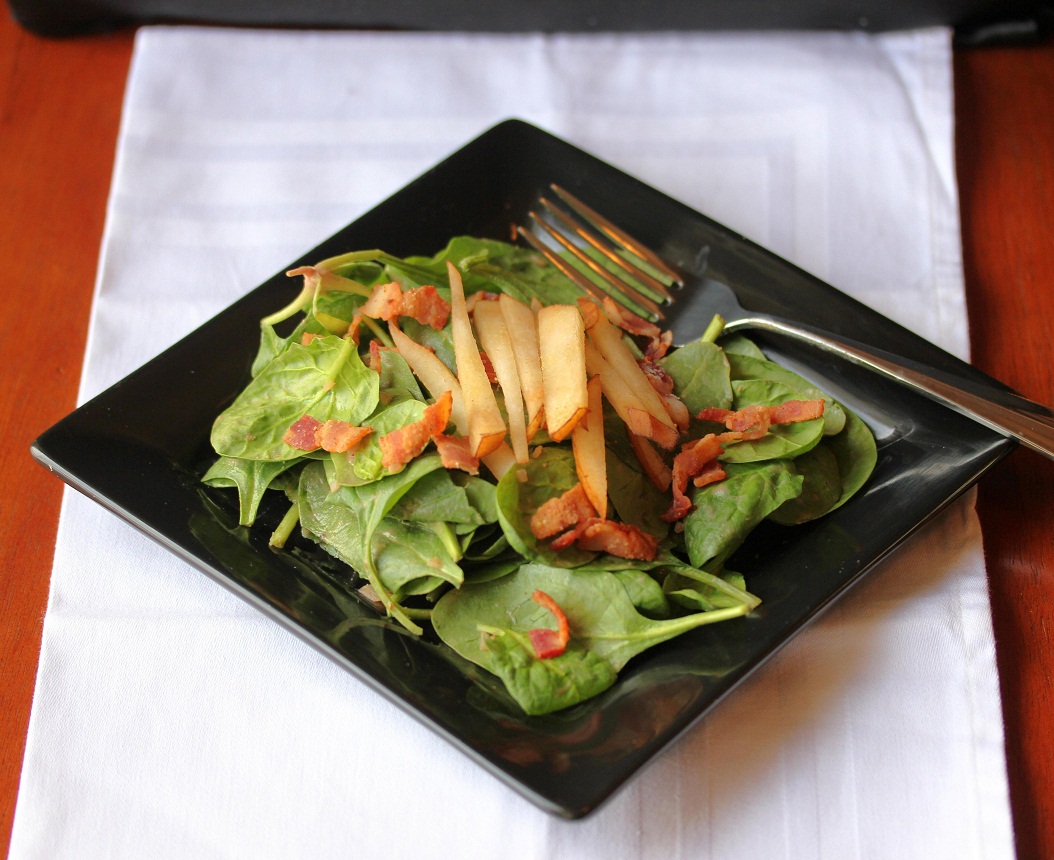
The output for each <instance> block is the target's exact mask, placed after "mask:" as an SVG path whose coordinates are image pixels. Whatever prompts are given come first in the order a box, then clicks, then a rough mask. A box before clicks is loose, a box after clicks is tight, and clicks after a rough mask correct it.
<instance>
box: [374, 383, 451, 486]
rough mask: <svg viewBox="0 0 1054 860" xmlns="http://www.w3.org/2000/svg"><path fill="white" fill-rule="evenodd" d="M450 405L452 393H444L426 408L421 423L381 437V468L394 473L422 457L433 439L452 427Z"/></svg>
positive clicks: (409, 425)
mask: <svg viewBox="0 0 1054 860" xmlns="http://www.w3.org/2000/svg"><path fill="white" fill-rule="evenodd" d="M451 403H452V397H451V394H450V392H449V391H444V392H443V393H442V395H440V397H439V399H438V400H436V402H435V403H433V404H432V405H431V406H427V407H425V411H424V415H422V416H421V418H420V420H418V421H414V422H413V423H412V424H407V425H406V426H405V427H400V428H399V429H397V430H392V431H391V432H390V433H386V434H385V435H383V436H381V438H380V440H379V442H380V446H381V465H382V466H383V467H384V468H385V469H387V470H388V471H389V472H393V471H395V470H397V469H400V468H402V467H403V466H405V465H406V464H407V463H409V462H410V461H411V460H412V459H413V458H414V457H416V456H417V455H418V454H420V453H421V452H422V451H423V450H424V449H425V447H426V446H427V445H428V442H429V441H430V440H431V438H432V437H433V436H436V435H438V434H440V433H442V432H443V431H444V430H445V429H446V426H447V424H449V423H450V406H451Z"/></svg>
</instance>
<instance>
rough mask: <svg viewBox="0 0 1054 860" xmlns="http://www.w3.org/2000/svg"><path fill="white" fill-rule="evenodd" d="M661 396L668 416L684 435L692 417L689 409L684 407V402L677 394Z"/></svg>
mask: <svg viewBox="0 0 1054 860" xmlns="http://www.w3.org/2000/svg"><path fill="white" fill-rule="evenodd" d="M659 396H660V397H661V398H662V405H663V406H664V407H666V414H667V415H669V416H670V420H671V421H673V423H674V426H675V427H676V428H677V429H678V430H680V431H681V432H682V433H685V432H687V430H688V424H689V422H690V421H691V419H692V416H691V413H690V412H689V411H688V407H687V406H685V405H684V401H683V400H681V398H680V397H678V396H677V395H676V394H661V395H659Z"/></svg>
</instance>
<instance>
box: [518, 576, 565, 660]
mask: <svg viewBox="0 0 1054 860" xmlns="http://www.w3.org/2000/svg"><path fill="white" fill-rule="evenodd" d="M531 600H533V601H534V602H535V603H537V604H538V605H539V606H543V607H545V608H546V609H548V610H549V611H550V612H551V613H552V615H553V617H554V618H555V619H556V629H555V630H552V629H550V628H548V627H538V628H535V629H534V630H529V631H528V632H527V636H528V637H529V638H530V640H531V647H532V648H534V653H535V655H536V656H537V657H538V659H539V660H548V659H550V658H551V657H559V656H560V655H561V654H563V653H564V650H565V649H566V648H567V643H568V642H569V641H570V640H571V625H570V624H569V623H568V621H567V616H566V615H565V614H564V611H563V610H562V609H561V608H560V606H559V604H557V602H556V601H555V600H553V599H552V598H551V597H550V596H549V595H548V594H546V593H545V592H544V591H542V590H540V589H535V592H534V594H532V595H531Z"/></svg>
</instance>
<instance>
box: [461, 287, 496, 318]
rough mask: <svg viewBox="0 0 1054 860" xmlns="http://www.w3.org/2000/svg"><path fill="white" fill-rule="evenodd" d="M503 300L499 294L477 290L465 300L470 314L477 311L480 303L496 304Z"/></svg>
mask: <svg viewBox="0 0 1054 860" xmlns="http://www.w3.org/2000/svg"><path fill="white" fill-rule="evenodd" d="M500 298H501V295H500V294H499V293H488V292H487V291H486V290H477V291H476V292H474V293H473V294H472V295H470V296H469V297H468V298H466V299H465V308H466V310H468V312H469V313H472V311H474V310H475V309H476V305H478V304H479V303H480V302H496V301H497V300H498V299H500Z"/></svg>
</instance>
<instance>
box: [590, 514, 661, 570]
mask: <svg viewBox="0 0 1054 860" xmlns="http://www.w3.org/2000/svg"><path fill="white" fill-rule="evenodd" d="M575 543H576V544H577V546H578V548H579V549H585V550H593V551H596V552H606V553H609V554H610V555H615V556H618V557H619V558H631V559H637V560H641V561H651V560H653V559H654V558H655V555H656V554H657V553H658V551H659V542H658V540H656V539H655V537H654V536H652V535H650V534H648V533H647V532H644V531H641V530H640V529H639V528H637V527H636V526H634V525H630V524H629V523H616V522H612V521H611V520H601V519H592V520H589V521H588V522H587V523H586V524H585V527H584V528H583V529H581V530H580V531H579V534H578V537H577V539H576V541H575Z"/></svg>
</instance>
